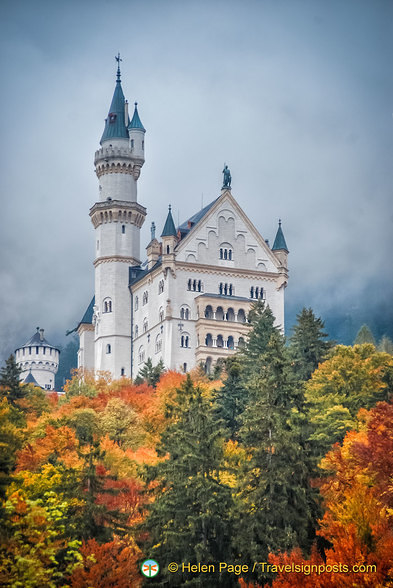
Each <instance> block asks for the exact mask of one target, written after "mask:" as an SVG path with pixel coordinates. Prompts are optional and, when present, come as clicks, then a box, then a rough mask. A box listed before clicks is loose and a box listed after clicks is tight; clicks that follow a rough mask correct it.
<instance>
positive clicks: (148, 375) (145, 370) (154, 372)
mask: <svg viewBox="0 0 393 588" xmlns="http://www.w3.org/2000/svg"><path fill="white" fill-rule="evenodd" d="M164 371H165V366H164V362H163V361H162V359H160V361H159V362H158V364H157V365H155V366H153V362H152V360H151V358H150V357H148V359H147V361H146V362H145V364H144V365H143V367H142V368H141V369H140V370H139V373H138V375H137V377H136V379H135V384H137V385H138V384H142V382H143V381H145V382H147V383H148V384H149V386H153V388H155V387H156V386H157V384H158V380H159V379H160V377H161V374H163V373H164Z"/></svg>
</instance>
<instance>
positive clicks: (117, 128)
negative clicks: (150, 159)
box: [100, 56, 128, 145]
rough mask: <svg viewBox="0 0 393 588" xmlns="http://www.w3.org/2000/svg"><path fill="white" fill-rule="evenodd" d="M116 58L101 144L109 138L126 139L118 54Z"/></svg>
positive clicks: (123, 99)
mask: <svg viewBox="0 0 393 588" xmlns="http://www.w3.org/2000/svg"><path fill="white" fill-rule="evenodd" d="M116 59H117V64H118V65H117V74H116V86H115V91H114V93H113V98H112V102H111V105H110V108H109V113H108V118H107V119H105V128H104V132H103V134H102V137H101V141H100V143H101V145H102V143H103V142H104V141H108V140H109V139H128V130H127V127H126V121H125V114H124V113H125V108H126V106H125V102H126V101H125V98H124V94H123V89H122V87H121V80H120V56H118V57H116Z"/></svg>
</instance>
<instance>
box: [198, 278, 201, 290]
mask: <svg viewBox="0 0 393 588" xmlns="http://www.w3.org/2000/svg"><path fill="white" fill-rule="evenodd" d="M198 292H202V282H201V280H198Z"/></svg>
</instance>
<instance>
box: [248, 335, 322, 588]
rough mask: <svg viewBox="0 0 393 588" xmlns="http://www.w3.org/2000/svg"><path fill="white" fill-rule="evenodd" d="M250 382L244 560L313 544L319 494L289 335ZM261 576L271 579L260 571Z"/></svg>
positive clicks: (274, 343)
mask: <svg viewBox="0 0 393 588" xmlns="http://www.w3.org/2000/svg"><path fill="white" fill-rule="evenodd" d="M256 367H257V368H258V370H259V373H257V374H256V375H254V376H253V377H252V379H251V380H250V382H249V385H250V388H251V390H250V402H249V404H248V406H247V408H246V410H245V412H244V414H243V419H242V421H243V425H242V428H241V430H240V435H241V438H242V441H243V444H244V446H245V449H246V451H247V453H248V454H249V459H248V460H246V461H245V463H244V465H243V471H242V472H241V476H240V486H239V496H240V507H239V514H238V522H237V544H238V549H239V552H240V553H241V557H242V560H244V561H246V560H248V561H267V556H268V554H269V553H270V552H278V551H280V550H288V549H289V550H290V549H291V548H293V547H295V546H301V547H307V546H308V545H309V540H310V529H311V528H312V527H313V513H314V512H315V510H316V509H315V508H314V506H313V496H312V492H311V491H310V488H309V480H308V478H309V467H308V459H307V455H306V451H305V449H304V446H303V438H302V435H301V431H300V430H299V428H298V426H297V425H298V421H299V418H298V417H299V414H300V410H301V408H302V405H303V391H302V385H301V384H300V385H299V383H298V382H296V380H295V378H294V374H293V371H292V369H291V366H290V360H289V357H288V352H287V350H286V348H285V346H284V338H283V336H282V335H281V334H280V333H279V332H274V333H273V334H272V335H271V337H270V341H269V343H268V345H267V347H266V351H265V353H264V354H262V355H261V356H260V359H259V362H258V365H257V366H256ZM259 579H260V580H261V579H263V580H268V578H267V577H260V578H259Z"/></svg>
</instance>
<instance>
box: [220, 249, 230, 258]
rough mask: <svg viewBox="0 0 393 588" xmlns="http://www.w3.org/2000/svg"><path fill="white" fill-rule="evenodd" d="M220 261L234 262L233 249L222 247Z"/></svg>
mask: <svg viewBox="0 0 393 588" xmlns="http://www.w3.org/2000/svg"><path fill="white" fill-rule="evenodd" d="M220 259H228V260H229V261H232V249H228V248H227V247H220Z"/></svg>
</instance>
